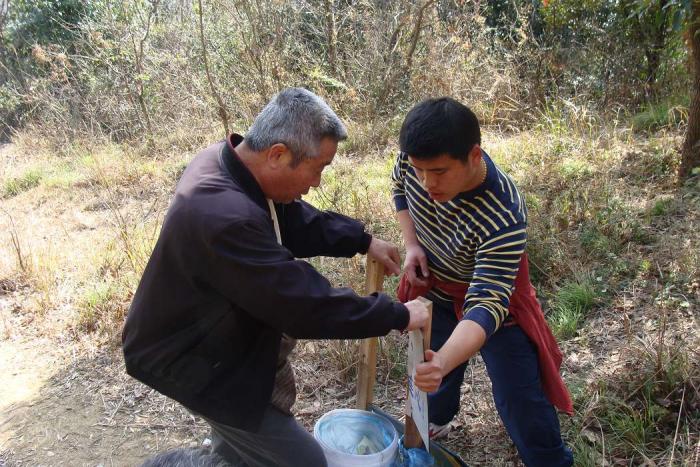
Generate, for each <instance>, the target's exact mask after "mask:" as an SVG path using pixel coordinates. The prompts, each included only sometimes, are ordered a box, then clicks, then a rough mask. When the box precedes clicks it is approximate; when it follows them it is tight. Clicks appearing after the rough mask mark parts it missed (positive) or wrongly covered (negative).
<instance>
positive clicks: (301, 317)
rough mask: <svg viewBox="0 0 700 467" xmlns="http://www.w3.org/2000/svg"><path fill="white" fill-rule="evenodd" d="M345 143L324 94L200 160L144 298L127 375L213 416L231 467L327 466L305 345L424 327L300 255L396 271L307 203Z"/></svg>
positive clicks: (348, 227)
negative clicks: (308, 411) (299, 367)
mask: <svg viewBox="0 0 700 467" xmlns="http://www.w3.org/2000/svg"><path fill="white" fill-rule="evenodd" d="M345 138H346V130H345V128H344V126H343V124H342V123H341V121H340V120H339V119H338V117H337V116H336V115H335V113H334V112H333V111H332V110H331V109H330V108H329V107H328V106H327V105H326V103H325V102H323V100H322V99H320V98H319V97H318V96H316V95H314V94H313V93H311V92H309V91H307V90H304V89H298V88H293V89H286V90H284V91H282V92H280V93H279V94H278V95H277V96H275V97H274V98H273V99H272V101H271V102H270V103H269V104H268V105H267V106H266V107H265V108H264V109H263V111H262V112H261V113H260V115H258V117H257V118H256V119H255V122H254V123H253V125H252V126H251V128H250V129H249V131H248V133H247V135H246V136H245V138H244V137H243V136H240V135H236V134H234V135H231V136H230V137H229V138H228V139H227V140H226V141H223V142H219V143H216V144H214V145H212V146H210V147H208V148H207V149H205V150H203V151H202V152H201V153H200V154H199V155H197V156H196V157H195V158H194V160H193V161H192V162H191V163H190V165H189V166H188V168H187V169H186V170H185V172H184V174H183V175H182V178H181V179H180V182H179V183H178V185H177V188H176V190H175V196H174V199H173V201H172V204H171V206H170V209H169V211H168V214H167V216H166V218H165V221H164V224H163V228H162V230H161V233H160V237H159V239H158V242H157V244H156V246H155V249H154V251H153V254H152V256H151V258H150V261H149V263H148V265H147V266H146V270H145V271H144V274H143V278H142V279H141V283H140V284H139V287H138V289H137V291H136V294H135V295H134V300H133V303H132V305H131V309H130V311H129V315H128V317H127V321H126V325H125V327H124V332H123V346H124V356H125V360H126V369H127V372H128V373H129V374H130V375H132V376H133V377H135V378H137V379H139V380H141V381H143V382H144V383H146V384H148V385H149V386H151V387H153V388H155V389H156V390H158V391H159V392H161V393H163V394H165V395H167V396H169V397H171V398H173V399H175V400H177V401H178V402H180V403H181V404H183V405H184V406H185V407H187V408H188V409H189V410H191V411H193V412H195V413H198V414H200V415H201V416H202V417H204V419H205V420H206V421H207V422H208V423H209V424H210V425H211V428H212V435H213V441H214V450H215V451H216V452H217V453H219V454H221V455H222V456H223V457H224V458H226V459H227V460H228V461H229V462H232V463H234V464H242V465H251V466H252V465H265V466H269V465H276V466H277V465H300V466H302V465H303V466H309V465H313V466H323V465H325V463H326V462H325V458H324V455H323V452H322V450H321V448H320V446H319V445H318V444H317V443H316V442H315V441H314V439H313V437H312V436H311V435H309V433H308V432H306V430H304V429H303V427H301V425H299V424H298V423H297V421H296V420H295V419H294V417H293V415H292V413H291V411H290V409H291V406H292V405H293V403H294V400H295V397H296V392H295V385H294V374H293V372H292V369H291V367H290V365H289V361H288V356H289V354H290V353H291V351H292V349H293V347H294V345H295V342H296V341H295V339H296V338H311V339H318V338H361V337H369V336H379V335H384V334H386V333H388V332H389V331H390V330H392V329H398V330H401V329H416V328H418V327H421V326H422V325H423V324H424V323H425V321H426V319H427V311H426V310H425V308H424V307H423V306H422V305H421V304H420V303H419V302H409V303H407V304H406V305H405V306H404V305H402V304H400V303H397V302H393V301H392V300H391V299H390V298H389V297H388V296H386V295H383V294H373V295H370V296H365V297H362V296H358V295H357V294H355V293H354V292H353V291H352V290H350V289H347V288H333V287H331V285H330V283H329V282H328V280H326V279H325V278H324V277H323V276H322V275H320V274H319V273H318V272H317V271H316V270H315V269H314V268H313V267H312V266H311V265H310V264H309V263H307V262H306V261H302V260H299V259H297V258H305V257H311V256H318V255H325V256H346V257H350V256H353V255H355V254H357V253H368V254H370V255H372V256H374V257H376V258H377V259H378V260H379V261H380V262H382V263H383V264H384V265H385V266H386V268H387V269H388V270H389V271H391V272H394V273H397V272H398V271H399V265H398V261H399V256H398V249H397V248H396V247H395V246H394V245H392V244H390V243H387V242H384V241H382V240H379V239H377V238H372V237H371V236H370V235H369V234H368V233H367V232H365V230H364V227H363V226H362V224H361V223H359V222H358V221H356V220H353V219H350V218H348V217H346V216H343V215H340V214H337V213H332V212H321V211H318V210H317V209H315V208H314V207H312V206H311V205H309V204H307V203H306V202H304V201H301V200H300V197H301V196H302V195H303V194H306V193H307V192H308V191H309V188H310V187H312V186H314V187H317V186H319V184H320V181H321V173H322V172H323V169H324V168H325V167H326V166H328V165H329V164H330V163H331V161H332V160H333V157H334V156H335V153H336V149H337V146H338V142H339V141H340V140H343V139H345Z"/></svg>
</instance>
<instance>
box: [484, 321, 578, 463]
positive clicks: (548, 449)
mask: <svg viewBox="0 0 700 467" xmlns="http://www.w3.org/2000/svg"><path fill="white" fill-rule="evenodd" d="M481 357H482V358H483V359H484V362H485V363H486V370H487V371H488V374H489V378H490V379H491V383H492V385H493V399H494V402H495V404H496V409H497V410H498V414H499V415H500V417H501V420H502V421H503V424H504V425H505V427H506V430H507V431H508V434H509V435H510V438H511V439H512V440H513V443H515V446H516V447H517V448H518V453H519V454H520V458H521V459H522V460H523V462H524V463H525V465H526V466H528V467H539V466H542V467H558V466H562V467H563V466H570V465H572V463H573V456H572V454H571V451H570V450H569V449H568V448H567V447H566V445H565V444H564V442H563V441H562V439H561V432H560V428H559V418H558V416H557V413H556V410H555V409H554V407H553V406H552V404H551V403H550V402H549V400H547V398H546V396H545V395H544V392H543V390H542V384H541V382H540V373H539V364H538V361H537V351H536V349H535V346H534V345H533V344H532V342H531V341H530V339H529V338H528V337H527V336H526V335H525V333H524V332H523V331H522V329H521V328H520V327H519V326H507V327H503V328H501V329H499V330H498V331H496V333H494V334H493V335H492V336H491V337H490V338H489V340H488V341H486V345H484V347H482V349H481Z"/></svg>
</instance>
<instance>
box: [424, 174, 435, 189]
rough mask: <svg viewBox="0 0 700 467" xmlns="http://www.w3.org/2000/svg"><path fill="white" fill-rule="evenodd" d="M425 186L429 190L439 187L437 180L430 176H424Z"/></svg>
mask: <svg viewBox="0 0 700 467" xmlns="http://www.w3.org/2000/svg"><path fill="white" fill-rule="evenodd" d="M423 186H424V187H425V188H427V189H431V188H435V187H436V186H437V178H436V177H434V176H432V175H430V174H425V175H423Z"/></svg>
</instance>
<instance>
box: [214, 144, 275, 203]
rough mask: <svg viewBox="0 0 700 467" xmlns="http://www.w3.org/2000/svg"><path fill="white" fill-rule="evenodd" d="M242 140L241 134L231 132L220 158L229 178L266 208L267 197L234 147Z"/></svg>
mask: <svg viewBox="0 0 700 467" xmlns="http://www.w3.org/2000/svg"><path fill="white" fill-rule="evenodd" d="M242 141H243V136H241V135H239V134H237V133H231V135H230V136H229V137H228V138H226V144H224V147H223V148H222V150H221V160H222V162H223V164H224V166H225V167H226V171H227V172H228V173H229V175H230V176H231V178H232V179H233V180H234V181H235V182H236V183H237V184H238V185H239V186H240V187H241V188H242V189H243V191H245V192H246V194H248V195H249V196H250V197H251V198H252V199H253V201H255V202H256V203H257V204H259V205H260V207H262V208H263V209H266V210H267V198H266V197H265V193H263V191H262V188H260V185H259V184H258V181H257V180H255V177H254V176H253V174H252V173H251V172H250V170H248V167H246V165H245V164H244V163H243V161H241V158H240V157H239V156H238V154H237V153H236V149H235V147H236V146H238V145H239V144H240V143H241V142H242Z"/></svg>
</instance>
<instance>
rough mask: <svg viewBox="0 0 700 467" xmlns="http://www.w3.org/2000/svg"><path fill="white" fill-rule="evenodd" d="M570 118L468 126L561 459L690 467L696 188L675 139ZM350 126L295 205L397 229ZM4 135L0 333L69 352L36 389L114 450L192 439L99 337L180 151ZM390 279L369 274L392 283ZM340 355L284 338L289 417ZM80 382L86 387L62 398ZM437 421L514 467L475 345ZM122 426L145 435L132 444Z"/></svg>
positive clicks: (338, 366)
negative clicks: (513, 228)
mask: <svg viewBox="0 0 700 467" xmlns="http://www.w3.org/2000/svg"><path fill="white" fill-rule="evenodd" d="M576 118H577V119H578V120H575V121H574V122H571V124H567V123H566V122H561V121H557V120H556V119H554V118H553V117H551V116H550V117H548V118H546V119H543V121H544V123H543V127H542V128H540V129H537V130H532V131H530V132H520V133H515V134H510V135H507V134H502V133H494V132H487V133H486V135H485V136H484V142H485V144H484V147H485V148H486V150H487V151H489V152H490V154H491V155H492V156H493V157H495V158H496V160H497V161H498V162H499V164H501V165H502V166H503V167H504V168H505V169H506V170H507V171H509V172H510V173H511V174H513V176H514V178H515V179H516V181H517V182H518V184H519V185H520V186H521V187H522V189H523V191H525V192H526V193H527V197H528V203H529V207H530V218H531V222H530V224H531V225H530V246H529V249H530V254H531V257H532V258H533V263H534V264H535V266H534V267H533V275H534V277H535V278H536V280H537V285H538V287H539V293H540V296H541V297H542V299H543V302H544V303H545V305H546V306H545V308H546V310H548V313H549V316H550V319H552V320H553V323H554V322H555V321H556V319H561V320H562V321H561V322H562V323H564V324H565V325H566V326H564V324H563V325H562V329H563V330H564V331H562V333H561V334H560V336H561V338H562V346H563V348H564V350H565V354H566V361H565V363H564V368H563V372H564V376H565V379H566V381H567V382H568V384H569V385H570V387H571V389H572V393H573V394H574V397H575V408H576V414H575V416H574V417H572V418H571V419H568V418H567V419H563V428H564V432H565V436H566V438H567V441H568V443H569V444H570V445H571V446H572V447H573V448H574V449H575V452H576V457H577V464H578V465H602V464H616V463H617V464H621V463H623V462H624V463H625V464H635V465H636V464H642V463H644V462H646V463H647V464H648V465H651V464H650V462H654V463H655V464H656V465H672V464H681V465H693V462H695V460H696V459H695V458H696V456H697V445H698V442H699V441H698V434H699V433H700V420H698V417H697V414H698V413H700V412H699V411H698V401H699V399H698V387H700V374H699V370H698V368H700V357H699V356H698V353H697V351H696V350H694V349H698V348H700V332H699V329H700V327H699V326H698V324H699V323H698V318H697V316H698V315H697V310H698V302H699V294H700V279H699V270H698V267H699V264H700V261H699V258H698V251H700V233H699V232H700V229H699V228H698V223H699V221H700V219H699V213H700V196H698V190H697V186H696V185H693V183H697V182H696V181H691V183H690V184H689V185H687V186H685V187H682V188H676V187H675V180H674V178H673V175H672V173H673V170H674V167H675V166H676V163H677V153H676V152H675V151H674V150H673V148H674V147H677V145H678V141H679V140H678V136H677V135H676V134H675V133H672V132H671V133H661V134H658V135H656V136H655V137H654V138H649V139H642V138H639V137H638V136H635V135H633V134H632V133H630V132H629V131H626V130H624V129H620V128H616V127H614V126H613V127H610V126H608V125H603V124H600V123H599V122H597V121H595V120H594V119H592V117H590V116H587V115H584V117H576ZM577 122H578V123H577ZM563 128H571V129H573V130H571V131H563V130H562V129H563ZM366 137H367V138H370V137H369V136H366ZM362 138H365V136H362V137H358V139H359V140H358V141H349V142H348V143H346V145H345V146H344V147H342V148H341V154H340V155H339V156H338V158H337V160H336V161H335V162H334V164H333V166H332V167H331V168H330V170H329V171H328V173H327V174H326V175H325V176H324V181H323V185H322V189H320V190H316V191H314V192H313V193H312V194H311V196H310V200H311V201H312V202H314V203H315V204H317V205H318V206H320V207H322V208H328V209H334V210H338V211H340V212H343V213H346V214H349V215H352V216H355V217H358V218H360V219H362V220H364V221H365V222H366V223H367V224H368V226H369V229H370V230H371V231H373V232H374V233H377V234H379V235H381V236H383V237H385V238H388V239H391V240H393V241H397V242H398V241H399V239H400V236H399V233H398V228H397V225H396V221H395V219H394V217H393V209H392V207H391V201H390V194H389V186H388V176H389V173H390V170H391V165H392V160H393V156H394V151H395V148H394V147H393V145H392V144H390V143H389V144H388V145H387V144H385V143H384V139H383V138H384V137H383V136H382V137H381V138H380V139H381V142H372V141H362ZM371 138H374V136H371ZM19 141H20V143H19V144H18V145H17V146H15V147H14V149H13V150H12V154H11V155H9V156H7V157H4V158H3V162H2V163H3V169H2V174H3V179H2V182H3V183H4V182H5V181H6V180H11V179H14V178H16V177H17V176H18V174H21V173H24V172H26V171H27V170H28V168H30V167H34V166H36V164H37V163H38V161H39V160H40V161H41V167H44V169H42V170H43V172H42V173H44V174H45V175H44V176H43V177H42V178H41V181H40V182H39V183H38V184H37V185H36V186H33V187H30V188H27V189H26V190H24V191H22V192H20V193H18V194H16V195H15V196H12V197H9V198H6V199H5V200H3V209H4V210H6V212H7V213H12V222H10V221H9V216H8V215H5V216H0V217H1V218H2V226H3V227H4V229H3V231H4V232H6V234H5V236H4V237H3V239H2V244H1V245H0V247H1V248H2V251H3V254H2V258H3V259H2V262H1V263H0V265H1V266H2V268H1V269H0V283H1V284H3V288H2V290H3V293H2V294H0V301H2V303H3V304H4V305H3V313H2V319H3V330H4V334H3V335H4V336H6V337H5V338H8V337H9V336H14V338H16V337H17V336H22V335H26V334H27V333H28V332H29V333H31V332H36V330H42V331H40V332H41V333H42V334H44V335H46V336H49V338H51V339H56V340H57V342H58V341H60V342H61V344H60V345H61V346H65V347H66V348H67V349H73V350H72V351H73V352H77V353H76V354H74V355H76V357H75V358H74V363H73V364H72V365H74V366H73V367H71V368H73V369H72V370H71V371H73V372H74V373H71V374H73V375H75V378H74V380H77V381H80V384H77V385H75V386H70V385H68V384H67V383H66V381H67V380H61V379H59V380H55V381H53V382H51V383H47V387H48V388H51V387H54V388H58V387H60V388H62V389H61V391H63V392H61V393H60V395H59V394H58V393H51V394H53V395H50V394H48V395H45V396H42V397H44V399H43V400H44V401H53V403H59V402H60V401H61V400H64V401H65V404H67V405H70V404H82V405H84V406H86V407H94V405H95V404H97V405H98V406H99V407H102V408H101V409H99V410H98V411H97V412H96V415H95V416H96V417H98V418H97V420H99V421H98V422H97V423H98V426H99V427H100V429H103V430H105V432H109V433H112V432H114V431H115V430H119V429H122V428H120V427H127V429H128V433H126V432H125V433H124V435H123V439H125V440H126V441H125V442H126V443H127V444H126V445H129V446H132V448H133V449H143V450H144V451H143V455H145V453H146V452H155V451H156V450H162V449H163V444H161V441H162V442H164V443H165V444H166V445H170V446H172V445H176V444H181V443H186V442H188V441H187V440H189V441H190V442H193V443H200V442H201V439H202V437H203V436H205V435H204V432H205V430H204V429H203V426H202V425H201V423H200V422H197V421H194V420H192V419H190V418H189V416H188V415H187V413H186V412H184V411H183V410H182V409H180V408H178V407H177V405H174V404H173V403H172V402H169V401H166V400H165V399H164V398H162V397H160V396H158V395H157V394H155V393H153V392H151V391H149V390H146V389H145V388H143V387H142V386H140V385H138V384H136V383H134V382H133V381H130V380H129V379H128V378H127V377H125V376H124V374H123V371H122V368H121V363H120V359H119V358H118V357H117V356H115V355H113V354H111V353H110V352H111V350H109V349H112V348H113V346H114V345H115V344H116V343H117V342H118V333H119V330H120V323H121V321H122V319H123V316H124V313H125V311H126V309H127V307H128V303H129V300H130V297H131V294H132V293H133V290H134V288H135V286H136V283H137V281H138V279H139V276H140V273H141V270H142V269H143V266H144V264H145V261H146V260H147V258H148V254H149V252H150V249H151V248H152V245H153V242H154V240H155V238H156V235H157V232H158V229H159V226H160V222H161V221H162V215H163V213H164V211H165V208H166V206H167V203H168V200H169V196H170V193H171V192H172V189H173V186H174V184H175V181H176V179H177V178H178V177H179V174H180V173H181V170H182V168H183V167H184V165H185V164H186V161H187V160H188V159H189V157H191V155H190V156H182V155H180V153H178V154H177V155H175V153H176V151H175V150H174V149H173V148H172V147H170V146H168V144H171V143H168V144H164V146H163V147H161V148H159V149H156V150H153V151H152V152H148V151H146V150H145V149H144V148H142V147H137V148H133V149H129V148H127V147H125V146H118V145H114V144H112V143H108V142H103V143H100V144H96V143H92V144H90V145H81V144H78V143H75V144H74V145H72V146H71V147H70V148H69V149H65V150H64V151H63V152H60V151H51V150H49V148H42V147H41V146H38V147H37V148H34V149H33V150H31V151H30V147H31V144H33V142H32V141H29V140H22V139H20V140H19ZM380 143H381V144H380ZM174 144H177V143H174ZM365 151H371V152H370V153H365ZM46 167H48V169H46ZM13 224H14V227H13ZM20 258H21V260H20ZM312 262H313V264H314V265H315V266H316V267H317V268H318V269H319V270H320V271H321V272H322V273H324V274H325V275H326V276H328V277H329V278H330V280H331V281H332V282H333V283H334V284H335V285H339V286H351V287H354V288H355V289H356V290H362V289H363V287H364V264H363V261H362V259H361V258H354V259H349V260H348V259H329V258H319V259H314V260H313V261H312ZM395 285H396V279H388V280H387V281H386V282H385V287H386V289H387V290H388V291H389V292H390V293H393V288H394V287H395ZM557 316H558V317H559V318H557ZM32 330H33V331H32ZM105 345H106V347H104V346H105ZM404 346H405V343H404V342H403V340H402V338H401V337H400V336H389V337H388V338H385V339H383V340H382V345H381V347H380V352H379V363H378V375H377V387H376V400H377V402H378V404H379V405H380V406H381V407H383V408H384V409H386V410H387V411H388V412H390V413H392V414H394V415H395V416H397V417H400V414H401V412H402V409H403V403H404V400H405V390H404V379H405V370H404V364H405V363H404V358H405V356H404V355H405V350H404ZM86 348H87V349H92V350H86ZM99 349H107V350H99ZM356 349H357V343H356V342H355V341H347V342H345V341H330V342H325V341H309V342H302V343H300V345H299V347H298V349H297V351H296V357H295V359H294V362H295V368H296V371H297V374H298V382H299V388H298V389H299V399H298V402H297V405H296V410H297V413H298V415H299V417H300V419H301V420H302V421H303V423H304V424H305V425H306V426H307V427H311V426H312V425H313V423H314V422H315V420H316V419H317V418H318V417H319V416H320V415H321V414H322V413H324V412H326V411H327V410H329V409H331V408H336V407H350V406H353V404H354V394H355V364H356V361H357V351H356ZM80 355H92V357H91V358H87V359H83V360H80ZM98 355H101V356H100V357H99V358H97V357H96V356H98ZM79 360H80V361H79ZM76 365H77V366H76ZM98 366H100V368H102V369H101V370H100V371H96V368H97V367H98ZM78 368H79V370H78ZM93 371H94V372H93ZM75 372H77V373H75ZM98 386H99V387H103V389H102V390H100V391H99V399H96V398H95V397H94V396H93V395H89V396H88V395H83V396H80V395H79V394H76V393H75V391H82V390H85V389H86V388H94V387H98ZM86 394H87V393H86ZM24 423H25V425H24V427H25V429H26V428H27V427H29V426H31V425H30V422H29V421H25V422H24ZM455 425H456V426H457V428H458V429H457V430H455V431H453V434H451V435H450V437H449V438H448V440H447V442H446V444H447V445H448V446H449V447H451V448H452V449H453V450H455V451H456V452H458V453H460V454H461V455H462V457H463V458H464V459H465V461H467V462H468V463H470V464H473V465H485V464H492V462H493V460H494V459H498V460H499V462H501V463H502V464H503V465H508V464H510V465H513V464H517V462H518V461H517V455H516V453H515V450H514V448H513V447H512V445H511V444H510V441H509V440H508V438H507V436H506V434H505V432H504V430H503V428H502V427H501V425H500V422H499V420H498V417H497V415H496V414H495V411H494V407H493V403H492V399H491V396H490V384H489V382H488V378H487V376H486V374H485V371H484V367H483V364H482V363H481V362H480V360H479V359H478V358H477V359H475V362H474V364H473V365H471V366H470V368H469V369H468V371H467V377H466V379H465V384H464V386H463V404H462V409H461V411H460V413H459V415H458V417H457V419H456V420H455ZM136 438H142V439H145V440H149V441H146V444H148V446H147V447H146V446H145V445H144V444H143V443H141V444H138V446H137V445H136V444H130V443H131V442H132V440H134V439H136ZM22 446H24V445H23V444H22V442H20V441H16V440H15V441H14V442H11V443H10V444H7V445H4V446H3V449H5V450H6V452H14V453H15V454H13V456H14V455H18V454H17V452H19V451H18V450H21V449H23V447H22ZM8 449H9V451H7V450H8ZM98 454H99V453H98ZM33 456H34V457H30V459H32V462H39V461H40V460H41V459H44V457H41V455H40V454H39V453H35V454H34V455H33ZM95 458H97V457H95Z"/></svg>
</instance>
